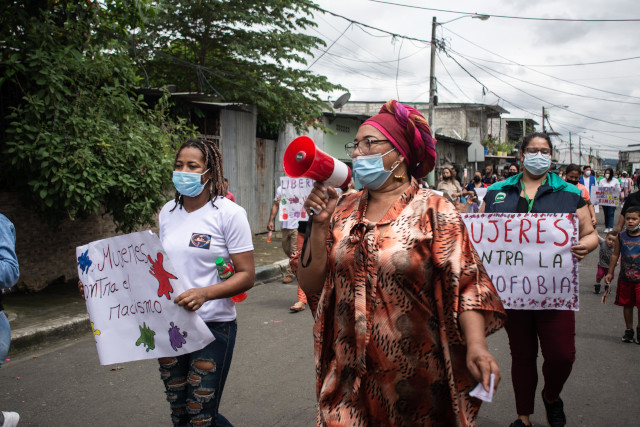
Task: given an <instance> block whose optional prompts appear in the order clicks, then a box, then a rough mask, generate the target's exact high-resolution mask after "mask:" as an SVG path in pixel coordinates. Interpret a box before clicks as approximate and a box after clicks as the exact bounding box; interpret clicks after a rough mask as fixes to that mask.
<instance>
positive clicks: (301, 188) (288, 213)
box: [278, 176, 315, 221]
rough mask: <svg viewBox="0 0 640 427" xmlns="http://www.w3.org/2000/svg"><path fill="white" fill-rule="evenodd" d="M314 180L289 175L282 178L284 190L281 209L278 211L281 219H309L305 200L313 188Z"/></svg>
mask: <svg viewBox="0 0 640 427" xmlns="http://www.w3.org/2000/svg"><path fill="white" fill-rule="evenodd" d="M314 182H315V181H314V180H312V179H309V178H289V177H288V176H283V177H281V178H280V189H281V191H282V197H281V198H280V210H279V211H278V217H279V219H280V221H287V220H290V219H297V220H298V221H307V220H308V219H309V217H308V215H307V211H306V210H305V209H304V202H305V200H307V197H309V194H310V193H311V190H313V183H314Z"/></svg>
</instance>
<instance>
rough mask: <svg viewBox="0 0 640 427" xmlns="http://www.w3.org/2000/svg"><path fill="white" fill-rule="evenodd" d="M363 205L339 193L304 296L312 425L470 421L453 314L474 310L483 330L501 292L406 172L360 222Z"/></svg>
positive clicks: (363, 200) (472, 411)
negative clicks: (313, 283)
mask: <svg viewBox="0 0 640 427" xmlns="http://www.w3.org/2000/svg"><path fill="white" fill-rule="evenodd" d="M367 201H368V194H367V191H366V190H364V192H359V193H355V194H350V195H348V196H345V197H343V198H342V199H341V200H340V201H339V203H338V206H337V208H336V210H335V212H334V214H333V217H332V219H331V225H330V234H329V236H328V238H327V251H328V265H327V279H326V281H325V283H324V288H323V291H322V293H321V294H317V295H309V297H310V298H309V304H310V306H311V309H312V313H313V314H314V316H315V325H314V329H313V334H314V350H315V362H316V373H317V383H316V393H317V397H318V406H319V407H318V417H317V424H318V425H322V426H388V425H393V426H425V425H426V426H429V425H434V426H435V425H437V426H456V425H459V426H468V425H473V424H474V423H475V419H476V417H477V413H478V409H479V407H480V401H479V400H477V399H476V398H473V397H470V396H469V395H468V393H469V391H471V390H472V389H473V387H474V386H475V385H476V382H475V381H474V380H473V378H472V377H471V374H470V373H469V371H468V369H467V367H466V358H465V357H466V352H465V347H464V345H463V338H462V336H461V331H460V328H459V325H458V315H459V314H460V313H461V312H462V311H464V310H480V311H482V312H483V314H484V318H485V324H486V334H487V335H488V334H490V333H492V332H494V331H496V330H498V329H499V328H500V327H502V325H503V322H504V319H505V312H504V310H503V308H502V304H501V302H500V298H499V297H498V295H497V293H496V291H495V289H494V287H493V285H492V284H491V281H490V279H489V277H488V276H487V274H486V272H485V270H484V268H483V267H482V263H481V262H480V260H479V258H478V255H477V253H476V252H475V250H474V249H473V247H472V245H471V243H470V241H469V238H468V235H467V231H466V228H465V226H464V224H463V223H462V220H461V218H460V216H459V214H458V213H457V212H456V210H455V208H454V207H453V205H452V204H451V203H450V202H448V201H447V200H445V199H444V198H442V197H440V196H438V195H436V194H434V193H432V192H431V191H430V190H422V189H419V188H418V185H417V182H416V181H415V180H413V181H412V184H411V186H410V187H409V188H408V189H407V190H406V191H405V192H404V194H403V195H402V196H401V197H400V199H398V200H397V201H396V202H395V203H394V204H393V205H392V206H391V208H390V209H389V211H388V212H387V213H386V214H385V216H384V217H383V218H382V219H381V220H380V221H379V222H378V223H377V224H370V223H369V221H368V220H367V219H366V218H364V213H365V212H366V208H367ZM383 225H388V226H387V227H382V226H383ZM381 230H382V231H381ZM299 256H300V253H299V252H298V253H296V254H294V255H293V257H292V260H291V263H292V265H293V267H294V268H297V266H298V261H299Z"/></svg>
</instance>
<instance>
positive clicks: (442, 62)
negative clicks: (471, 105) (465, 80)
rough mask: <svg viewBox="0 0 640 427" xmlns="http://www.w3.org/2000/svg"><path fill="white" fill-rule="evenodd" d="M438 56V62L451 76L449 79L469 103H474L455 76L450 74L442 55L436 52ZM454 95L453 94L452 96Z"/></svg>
mask: <svg viewBox="0 0 640 427" xmlns="http://www.w3.org/2000/svg"><path fill="white" fill-rule="evenodd" d="M436 56H437V57H438V60H439V61H440V64H442V68H444V70H445V71H446V72H447V75H449V78H450V79H451V81H452V82H453V84H454V85H455V86H456V87H457V88H458V90H459V91H460V93H461V94H462V96H464V97H466V98H467V99H468V100H469V101H473V100H472V99H471V98H470V97H469V95H467V94H466V93H465V91H463V90H462V89H461V88H460V86H458V83H457V82H456V81H455V80H454V78H453V76H452V75H451V73H450V72H449V70H448V69H447V66H446V65H444V61H443V60H442V58H441V57H440V55H439V54H438V52H436ZM452 95H453V94H452Z"/></svg>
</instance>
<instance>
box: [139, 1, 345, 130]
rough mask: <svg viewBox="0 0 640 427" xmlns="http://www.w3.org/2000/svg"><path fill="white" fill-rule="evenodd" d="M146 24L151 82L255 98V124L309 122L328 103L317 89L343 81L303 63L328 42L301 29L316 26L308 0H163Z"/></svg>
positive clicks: (302, 124)
mask: <svg viewBox="0 0 640 427" xmlns="http://www.w3.org/2000/svg"><path fill="white" fill-rule="evenodd" d="M158 4H159V6H158V8H157V13H156V15H155V17H154V19H153V20H151V22H149V23H148V25H146V27H145V28H146V31H145V34H146V43H147V44H146V49H145V51H146V53H147V54H148V57H147V59H148V60H147V63H146V65H145V67H144V69H145V70H146V71H147V73H148V76H149V80H150V82H151V85H152V86H157V85H166V84H176V85H177V86H178V91H198V92H208V93H217V94H219V95H220V96H222V97H223V98H224V100H226V101H230V102H244V103H249V104H254V105H257V106H258V116H259V119H260V121H261V122H260V123H259V126H262V129H265V131H266V129H267V128H268V127H269V124H271V126H272V127H273V124H275V126H276V128H277V126H278V125H279V124H280V123H281V122H283V121H284V122H289V123H293V124H294V125H296V126H297V127H298V128H299V129H301V128H304V127H306V126H308V125H309V124H312V123H313V122H314V120H315V119H316V118H317V117H319V116H320V115H321V113H322V110H323V107H324V108H326V105H325V104H324V103H323V102H322V100H321V99H320V98H319V95H318V92H331V91H335V90H338V89H342V87H341V86H338V85H334V84H332V83H331V82H329V81H328V80H327V78H326V77H324V76H318V75H315V74H314V73H313V72H311V71H307V70H304V69H301V67H300V65H301V64H306V59H305V58H308V57H309V55H312V54H313V49H314V48H320V47H322V46H325V43H324V42H323V41H322V40H321V39H319V38H317V37H313V36H310V35H307V34H304V33H302V32H301V31H302V30H304V29H306V28H310V27H314V26H315V24H314V22H313V21H311V20H310V18H309V17H310V16H311V13H312V11H314V10H315V9H314V7H313V6H314V5H313V3H311V2H309V1H307V0H261V1H255V0H234V1H219V0H200V1H179V0H163V1H159V2H158Z"/></svg>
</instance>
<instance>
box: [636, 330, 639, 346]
mask: <svg viewBox="0 0 640 427" xmlns="http://www.w3.org/2000/svg"><path fill="white" fill-rule="evenodd" d="M636 344H640V328H636Z"/></svg>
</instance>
